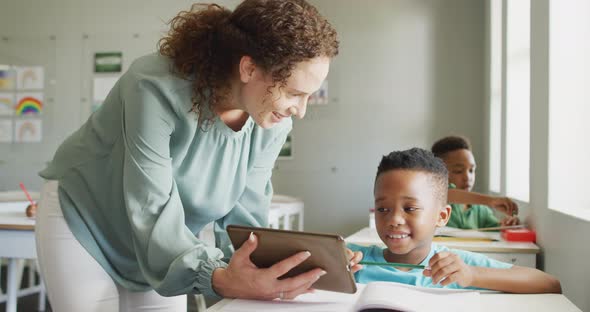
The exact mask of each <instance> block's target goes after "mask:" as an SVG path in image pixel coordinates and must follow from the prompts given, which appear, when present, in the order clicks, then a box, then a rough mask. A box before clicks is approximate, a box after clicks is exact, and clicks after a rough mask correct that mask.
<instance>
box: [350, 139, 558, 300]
mask: <svg viewBox="0 0 590 312" xmlns="http://www.w3.org/2000/svg"><path fill="white" fill-rule="evenodd" d="M447 179H448V174H447V169H446V167H445V165H444V163H443V162H442V160H441V159H440V158H437V157H435V156H434V155H433V154H432V153H431V152H428V151H426V150H423V149H418V148H414V149H411V150H407V151H403V152H393V153H391V154H389V155H387V156H384V157H383V159H382V160H381V163H380V164H379V168H378V169H377V177H376V178H375V187H374V195H375V225H376V227H377V232H378V234H379V237H380V238H381V240H382V241H383V242H384V243H385V245H386V246H387V248H385V249H382V248H380V247H377V246H371V247H363V246H357V245H353V244H350V245H349V248H351V249H352V250H354V251H361V252H362V253H363V255H364V256H363V261H373V262H396V263H407V264H420V265H424V266H427V269H425V270H420V269H404V268H394V267H390V266H378V265H366V266H364V268H363V269H361V270H360V271H358V272H356V273H355V277H356V280H357V282H359V283H367V282H371V281H378V280H379V281H391V282H399V283H405V284H411V285H416V286H424V287H446V288H482V289H491V290H499V291H504V292H511V293H546V292H547V293H549V292H551V293H560V292H561V286H560V283H559V281H558V280H557V279H555V278H554V277H553V276H551V275H549V274H546V273H544V272H542V271H539V270H536V269H531V268H526V267H519V266H513V265H511V264H508V263H503V262H499V261H496V260H493V259H489V258H487V257H486V256H484V255H482V254H477V253H472V252H468V251H461V250H450V249H448V248H446V247H443V246H439V245H436V244H433V243H432V237H433V235H434V230H435V228H436V227H437V226H444V225H445V224H446V223H447V221H448V220H449V217H450V215H451V207H449V206H448V205H447Z"/></svg>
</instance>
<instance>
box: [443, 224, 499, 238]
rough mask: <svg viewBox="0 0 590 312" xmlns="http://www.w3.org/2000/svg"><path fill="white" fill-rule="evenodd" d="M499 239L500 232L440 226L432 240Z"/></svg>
mask: <svg viewBox="0 0 590 312" xmlns="http://www.w3.org/2000/svg"><path fill="white" fill-rule="evenodd" d="M454 240H456V241H489V242H491V241H499V240H500V233H498V232H483V231H478V230H464V229H457V228H452V227H446V226H445V227H440V228H437V229H436V232H434V239H433V241H434V242H437V241H454Z"/></svg>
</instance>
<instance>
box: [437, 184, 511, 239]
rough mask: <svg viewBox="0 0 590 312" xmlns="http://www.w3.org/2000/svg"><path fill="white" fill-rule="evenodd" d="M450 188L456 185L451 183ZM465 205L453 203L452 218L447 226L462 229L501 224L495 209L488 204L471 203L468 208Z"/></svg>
mask: <svg viewBox="0 0 590 312" xmlns="http://www.w3.org/2000/svg"><path fill="white" fill-rule="evenodd" d="M449 188H450V189H454V188H455V185H453V184H452V183H451V184H449ZM463 207H464V205H463V204H451V208H452V211H451V218H450V219H449V222H448V223H447V226H449V227H454V228H460V229H478V228H484V227H494V226H499V225H500V222H499V221H498V218H496V216H495V215H494V211H493V210H492V209H491V208H490V207H488V206H484V205H470V206H469V209H466V210H465V209H463Z"/></svg>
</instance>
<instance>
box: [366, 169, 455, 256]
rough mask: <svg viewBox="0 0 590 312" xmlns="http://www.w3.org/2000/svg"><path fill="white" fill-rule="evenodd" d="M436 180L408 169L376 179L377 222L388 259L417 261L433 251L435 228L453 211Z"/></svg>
mask: <svg viewBox="0 0 590 312" xmlns="http://www.w3.org/2000/svg"><path fill="white" fill-rule="evenodd" d="M435 183H436V182H435V181H434V177H433V176H432V174H431V173H429V172H424V171H418V170H407V169H396V170H390V171H386V172H383V173H382V174H380V175H379V177H378V178H377V180H376V181H375V191H374V195H375V225H376V227H377V232H378V234H379V237H380V238H381V240H382V241H383V242H384V243H385V245H386V246H387V249H386V250H385V252H384V257H385V259H386V260H387V261H389V262H402V263H412V264H418V263H420V262H421V261H422V260H423V259H424V258H425V257H426V256H427V255H428V253H429V252H430V245H431V242H432V237H433V235H434V230H435V228H436V227H437V226H444V225H445V224H446V223H447V221H448V219H449V216H450V212H451V208H450V207H449V206H448V205H446V204H445V203H444V202H443V200H441V196H440V194H437V187H436V186H435ZM444 198H446V196H445V197H444Z"/></svg>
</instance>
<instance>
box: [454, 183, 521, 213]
mask: <svg viewBox="0 0 590 312" xmlns="http://www.w3.org/2000/svg"><path fill="white" fill-rule="evenodd" d="M448 202H449V203H452V204H479V205H486V206H489V207H492V208H494V209H496V210H499V211H501V212H503V213H505V214H507V215H509V216H512V215H513V214H516V213H518V205H516V203H515V202H514V201H512V200H511V199H510V198H508V197H496V196H490V195H485V194H481V193H475V192H469V191H464V190H458V189H449V192H448Z"/></svg>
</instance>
